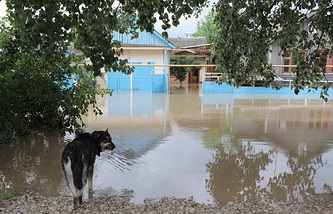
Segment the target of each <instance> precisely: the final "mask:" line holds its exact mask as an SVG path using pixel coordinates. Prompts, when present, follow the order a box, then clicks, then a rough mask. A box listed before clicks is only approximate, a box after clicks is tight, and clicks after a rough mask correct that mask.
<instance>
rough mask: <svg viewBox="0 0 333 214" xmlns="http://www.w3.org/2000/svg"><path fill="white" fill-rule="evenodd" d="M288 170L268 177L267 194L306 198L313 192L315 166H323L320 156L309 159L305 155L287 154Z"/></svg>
mask: <svg viewBox="0 0 333 214" xmlns="http://www.w3.org/2000/svg"><path fill="white" fill-rule="evenodd" d="M287 158H288V162H287V165H288V166H289V168H290V172H283V173H280V174H278V175H276V176H274V177H273V178H270V179H269V183H268V186H267V195H268V196H269V197H271V198H273V197H274V198H277V199H279V200H285V201H287V200H299V199H302V200H304V199H306V197H307V196H311V195H313V194H315V185H314V176H315V174H316V166H318V167H320V166H323V165H324V163H323V161H322V156H321V155H319V157H317V158H314V159H310V158H309V157H307V156H298V157H297V156H296V157H295V156H294V155H293V154H292V153H290V154H288V155H287Z"/></svg>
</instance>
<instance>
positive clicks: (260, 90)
mask: <svg viewBox="0 0 333 214" xmlns="http://www.w3.org/2000/svg"><path fill="white" fill-rule="evenodd" d="M202 92H203V93H204V94H209V93H234V94H277V95H279V94H280V95H286V94H290V95H295V93H294V89H292V88H281V89H280V90H275V89H273V88H264V87H252V86H241V87H238V88H237V87H233V86H230V85H227V84H225V83H222V84H221V85H218V84H216V83H214V82H203V83H202ZM329 93H332V90H331V89H330V90H329ZM298 94H299V95H301V94H314V95H316V96H319V94H320V90H316V91H310V92H309V91H308V90H307V89H304V90H301V91H300V92H299V93H298Z"/></svg>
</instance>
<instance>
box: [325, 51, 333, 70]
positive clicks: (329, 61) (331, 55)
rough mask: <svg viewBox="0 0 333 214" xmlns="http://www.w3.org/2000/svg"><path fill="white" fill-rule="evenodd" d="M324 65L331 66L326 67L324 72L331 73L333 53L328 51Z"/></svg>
mask: <svg viewBox="0 0 333 214" xmlns="http://www.w3.org/2000/svg"><path fill="white" fill-rule="evenodd" d="M326 66H331V67H326V73H332V72H333V67H332V66H333V54H332V53H329V54H328V56H327V62H326Z"/></svg>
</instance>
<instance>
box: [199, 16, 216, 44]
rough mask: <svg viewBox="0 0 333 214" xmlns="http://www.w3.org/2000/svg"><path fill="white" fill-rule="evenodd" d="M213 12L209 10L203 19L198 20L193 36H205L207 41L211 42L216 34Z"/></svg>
mask: <svg viewBox="0 0 333 214" xmlns="http://www.w3.org/2000/svg"><path fill="white" fill-rule="evenodd" d="M214 16H215V12H214V11H213V10H211V11H209V12H208V14H207V15H205V17H204V19H202V20H200V21H198V24H197V31H196V32H195V34H194V35H195V36H198V37H199V36H205V37H206V38H207V41H208V43H212V42H213V38H214V37H215V35H216V24H215V22H214Z"/></svg>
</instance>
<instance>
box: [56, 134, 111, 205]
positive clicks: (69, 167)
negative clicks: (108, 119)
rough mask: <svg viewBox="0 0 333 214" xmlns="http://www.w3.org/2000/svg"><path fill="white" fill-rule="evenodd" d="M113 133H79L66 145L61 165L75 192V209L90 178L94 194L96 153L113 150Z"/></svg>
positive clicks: (89, 186) (68, 183) (90, 188)
mask: <svg viewBox="0 0 333 214" xmlns="http://www.w3.org/2000/svg"><path fill="white" fill-rule="evenodd" d="M115 147H116V146H115V145H114V144H113V143H112V138H111V135H110V134H109V132H108V129H106V131H94V132H93V133H92V134H90V133H82V134H79V135H78V136H77V137H76V138H75V139H74V140H73V141H72V142H70V143H69V144H67V145H66V146H65V149H64V151H63V152H62V157H61V165H62V169H63V171H64V174H65V179H66V181H67V185H68V186H69V188H70V189H71V191H72V193H73V199H74V201H73V202H74V204H73V205H74V209H76V208H77V204H78V203H79V204H82V194H83V189H84V186H85V185H86V182H87V178H88V189H89V195H90V194H91V195H92V191H93V190H92V178H93V172H94V163H95V159H96V155H98V156H100V153H101V152H103V151H104V150H113V149H114V148H115Z"/></svg>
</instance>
